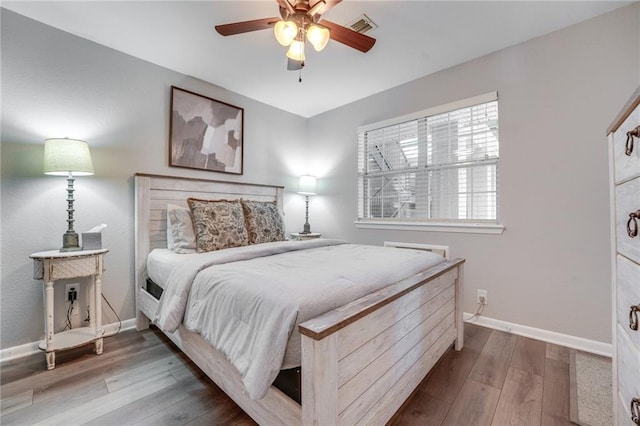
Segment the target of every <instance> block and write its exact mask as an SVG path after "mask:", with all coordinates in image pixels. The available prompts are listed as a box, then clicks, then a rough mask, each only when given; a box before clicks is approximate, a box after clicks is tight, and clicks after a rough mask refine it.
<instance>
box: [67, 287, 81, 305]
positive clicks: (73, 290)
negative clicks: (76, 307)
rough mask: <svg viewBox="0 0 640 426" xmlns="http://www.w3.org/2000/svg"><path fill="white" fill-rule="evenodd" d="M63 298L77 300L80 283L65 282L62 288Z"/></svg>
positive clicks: (68, 300) (69, 300)
mask: <svg viewBox="0 0 640 426" xmlns="http://www.w3.org/2000/svg"><path fill="white" fill-rule="evenodd" d="M64 290H65V291H64V300H66V301H67V302H71V301H72V300H78V299H79V295H80V284H78V283H74V284H67V285H66V286H65V288H64Z"/></svg>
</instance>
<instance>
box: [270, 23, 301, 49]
mask: <svg viewBox="0 0 640 426" xmlns="http://www.w3.org/2000/svg"><path fill="white" fill-rule="evenodd" d="M273 33H274V34H275V36H276V40H278V43H280V44H281V45H283V46H289V45H290V44H291V42H292V41H293V39H294V38H296V36H297V35H298V26H297V25H296V23H295V22H293V21H278V22H276V25H275V26H274V27H273Z"/></svg>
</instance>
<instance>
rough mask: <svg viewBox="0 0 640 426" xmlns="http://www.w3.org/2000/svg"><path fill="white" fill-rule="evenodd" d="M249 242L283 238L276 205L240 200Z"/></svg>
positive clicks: (282, 228) (280, 220)
mask: <svg viewBox="0 0 640 426" xmlns="http://www.w3.org/2000/svg"><path fill="white" fill-rule="evenodd" d="M242 209H243V210H244V220H245V222H246V224H247V231H248V232H249V244H260V243H270V242H272V241H283V240H284V224H283V222H282V216H280V211H279V210H278V206H277V205H276V203H273V202H264V201H246V200H242Z"/></svg>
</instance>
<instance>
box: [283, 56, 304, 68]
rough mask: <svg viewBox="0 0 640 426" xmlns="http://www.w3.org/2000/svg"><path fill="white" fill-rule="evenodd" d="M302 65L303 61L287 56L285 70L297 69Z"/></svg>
mask: <svg viewBox="0 0 640 426" xmlns="http://www.w3.org/2000/svg"><path fill="white" fill-rule="evenodd" d="M302 67H304V62H302V61H296V60H295V59H291V58H287V70H289V71H298V70H301V69H302Z"/></svg>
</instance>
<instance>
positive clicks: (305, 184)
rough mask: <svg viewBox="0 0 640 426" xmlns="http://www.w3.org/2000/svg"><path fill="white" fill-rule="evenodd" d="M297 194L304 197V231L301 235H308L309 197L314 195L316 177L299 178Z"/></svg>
mask: <svg viewBox="0 0 640 426" xmlns="http://www.w3.org/2000/svg"><path fill="white" fill-rule="evenodd" d="M298 193H299V194H303V195H304V196H305V204H306V210H305V216H304V230H303V231H302V232H301V234H310V233H311V225H309V195H315V194H316V177H315V176H311V175H304V176H300V181H299V182H298Z"/></svg>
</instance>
